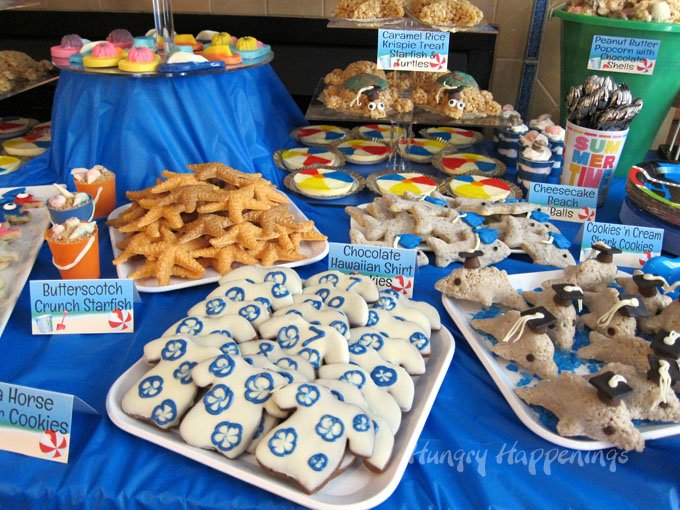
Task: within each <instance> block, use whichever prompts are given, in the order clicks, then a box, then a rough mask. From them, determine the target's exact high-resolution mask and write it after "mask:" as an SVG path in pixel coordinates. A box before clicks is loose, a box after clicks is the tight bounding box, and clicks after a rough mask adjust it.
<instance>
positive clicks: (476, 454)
mask: <svg viewBox="0 0 680 510" xmlns="http://www.w3.org/2000/svg"><path fill="white" fill-rule="evenodd" d="M251 75H252V76H251ZM224 76H225V82H227V81H228V79H230V80H246V81H247V82H248V83H246V84H245V87H244V88H243V89H240V90H247V91H248V92H247V93H245V92H234V93H233V94H232V95H229V94H230V90H229V89H227V88H225V89H224V90H222V89H220V90H221V91H222V93H223V94H224V96H225V97H228V98H229V99H228V100H227V101H228V102H229V105H230V106H229V107H233V108H234V111H231V112H230V111H229V109H228V107H227V106H225V105H221V106H219V107H215V108H211V107H210V105H206V104H204V100H200V101H199V99H200V98H202V97H204V96H205V94H206V93H207V92H206V91H205V90H197V89H196V88H194V87H192V86H189V85H188V84H184V85H180V84H179V83H178V84H173V85H172V87H169V85H168V84H167V82H163V83H158V84H155V85H153V87H156V86H159V87H162V88H167V87H169V88H172V89H175V90H174V92H173V93H177V94H189V97H188V99H187V96H186V95H183V97H184V98H185V99H187V102H185V103H182V104H183V105H185V106H183V107H182V108H185V109H177V110H175V111H173V110H172V108H173V107H171V106H170V103H169V102H166V103H164V102H163V101H157V102H156V103H153V104H152V105H149V104H148V103H147V105H148V106H149V109H147V110H146V111H138V108H141V104H142V103H140V102H138V101H142V98H143V97H146V98H147V100H148V99H150V98H151V97H158V96H157V95H155V94H156V92H154V93H153V94H152V92H151V91H146V90H141V89H140V88H138V87H140V85H141V84H142V82H141V81H139V82H135V83H130V84H123V83H120V82H114V81H113V80H111V81H110V82H106V83H100V84H99V85H98V86H97V87H94V88H96V89H97V90H96V91H95V90H92V89H88V88H85V89H83V90H82V91H81V92H82V94H81V95H76V94H75V93H74V92H73V90H72V89H73V88H77V86H78V82H80V81H81V80H89V79H94V78H91V77H86V76H81V75H78V76H76V75H72V74H71V73H68V72H66V73H64V74H63V75H62V79H61V81H60V84H59V89H58V93H57V98H56V99H57V100H56V102H55V111H54V118H53V123H54V124H53V125H54V126H55V128H56V132H55V133H56V134H55V135H54V138H55V142H54V145H53V147H52V149H51V150H50V151H48V152H47V153H46V154H44V155H43V156H41V157H39V158H36V159H35V160H33V162H31V163H30V164H29V165H27V166H26V167H25V168H24V169H23V170H22V171H19V172H16V173H15V174H13V175H11V176H8V177H11V179H9V180H7V181H3V182H2V186H13V185H20V184H46V183H51V182H54V181H55V180H61V181H62V182H63V181H67V179H66V175H67V169H70V168H72V167H75V166H90V165H92V164H95V163H100V164H104V165H105V166H107V167H109V168H112V169H115V170H117V171H118V172H119V173H118V177H119V187H118V189H119V202H121V203H122V202H123V201H124V197H122V196H121V195H122V194H121V193H120V190H124V189H138V188H140V187H142V186H146V185H148V184H150V183H151V182H153V181H154V179H155V178H156V176H157V175H159V173H160V171H161V170H162V169H163V168H171V169H173V170H179V169H181V168H182V167H183V165H184V163H187V162H196V161H203V160H206V159H207V160H219V161H224V162H227V163H229V164H231V165H232V166H234V167H236V168H239V169H242V170H250V171H253V170H256V171H262V172H263V174H264V175H265V177H267V178H269V179H271V180H274V181H275V182H278V181H279V180H280V177H281V175H282V172H281V171H279V170H277V169H276V168H275V167H274V165H273V163H272V161H271V153H272V152H273V151H274V150H276V149H278V148H280V147H282V146H284V145H285V144H287V143H289V140H288V138H287V133H288V131H289V129H290V128H291V127H293V126H295V125H300V124H302V123H303V122H304V120H303V119H302V117H301V115H300V114H299V112H297V111H296V110H295V108H294V105H292V104H291V103H292V101H291V100H290V98H289V96H287V93H285V90H281V89H280V82H278V80H277V79H276V77H275V75H273V71H271V69H270V68H269V67H268V66H264V67H261V68H256V69H252V70H250V71H247V72H241V73H235V74H234V75H233V77H232V76H231V75H224ZM227 78H228V79H227ZM219 81H220V80H217V79H215V83H214V84H213V85H214V86H215V87H218V86H220V84H219V83H218V82H219ZM262 81H266V82H267V86H266V87H265V86H256V83H260V82H262ZM144 83H145V84H146V83H150V80H144ZM185 85H186V86H185ZM222 85H224V84H222ZM153 87H152V88H153ZM118 88H121V89H122V88H125V89H126V90H125V91H124V92H125V94H127V97H128V99H129V101H130V103H129V104H128V105H127V106H126V108H125V111H126V112H127V113H120V112H121V110H119V109H118V108H119V105H117V104H113V101H111V104H108V100H109V99H110V98H111V97H112V95H113V94H114V92H115V89H118ZM69 90H70V92H68V93H67V91H69ZM234 90H237V89H234ZM118 92H122V91H118ZM217 92H218V91H217V89H216V90H212V93H217ZM164 93H168V94H170V91H169V90H165V91H164ZM95 94H100V96H99V98H98V99H97V101H99V102H101V103H102V104H105V105H107V106H106V107H105V108H102V111H99V112H96V113H95V112H92V111H87V109H88V107H87V106H86V105H87V103H88V101H91V100H93V98H94V95H95ZM107 98H109V99H107ZM277 98H279V99H277ZM193 99H195V102H194V101H193ZM81 101H82V102H83V104H80V102H81ZM67 103H68V108H67ZM274 104H275V105H276V108H273V110H275V109H278V110H280V111H283V113H282V114H281V115H280V116H278V117H277V116H264V115H259V114H256V113H257V112H260V113H261V112H263V111H265V110H266V109H267V108H270V107H272V105H274ZM198 109H200V112H202V113H203V116H202V114H201V113H200V112H199V111H198ZM66 110H71V111H74V112H78V113H77V116H75V117H72V118H66V114H65V112H66ZM211 110H212V111H211ZM273 110H272V111H273ZM162 112H163V113H164V114H167V115H168V118H169V119H170V118H172V119H175V120H174V121H173V122H170V121H163V122H160V121H159V120H158V118H159V117H158V116H159V115H161V113H162ZM254 112H255V113H254ZM205 115H209V117H206V116H205ZM146 117H148V118H146ZM186 119H189V120H186ZM208 119H211V120H210V122H212V123H218V122H223V123H224V124H223V125H224V128H223V129H224V131H223V132H220V133H216V132H214V131H213V133H212V135H211V136H210V137H203V136H196V135H197V133H198V129H199V126H202V125H204V124H203V123H206V122H208ZM142 126H144V127H142ZM114 133H115V134H114ZM258 134H261V135H262V136H256V135H258ZM116 137H120V138H116ZM120 140H122V141H123V142H124V143H122V144H120V143H119V141H120ZM224 140H231V141H234V140H238V141H235V143H234V144H232V145H230V144H226V145H225V142H224ZM92 158H95V159H92ZM100 158H101V159H100ZM67 182H68V181H67ZM121 182H122V183H123V184H122V185H121V184H120V183H121ZM623 187H624V182H623V181H622V180H620V179H617V180H615V182H614V184H613V185H612V188H611V190H610V193H609V199H608V201H607V204H606V205H605V207H604V208H603V209H602V210H601V211H600V212H599V213H598V220H599V221H608V222H618V212H619V208H620V204H621V201H622V200H623V196H624V189H623ZM293 199H294V200H295V202H296V203H297V204H298V205H299V207H300V208H301V209H302V210H303V212H304V213H305V214H307V215H308V216H309V217H310V218H311V219H313V220H314V221H315V222H316V224H317V227H318V228H319V230H320V231H322V232H324V233H326V234H327V235H328V236H329V238H330V240H331V241H339V242H347V241H348V229H349V217H348V216H347V215H346V214H345V213H344V211H343V210H342V208H340V207H333V206H328V207H318V206H312V205H310V204H309V203H307V202H306V201H305V200H304V199H300V198H299V197H293ZM560 227H563V228H562V230H563V233H564V234H565V235H566V236H567V237H571V238H573V237H574V236H575V235H576V233H577V231H578V225H576V224H566V223H564V224H561V225H560ZM99 244H100V246H99V248H100V254H101V255H100V257H101V269H102V277H104V278H114V277H115V276H116V274H115V269H114V267H113V265H112V264H111V259H112V249H111V244H110V240H109V234H108V230H107V229H106V228H103V225H102V224H101V223H100V238H99ZM576 245H577V244H576ZM325 264H326V261H325V260H324V261H321V262H317V263H315V264H313V265H310V266H306V267H304V268H302V269H301V270H300V273H301V275H302V276H303V277H306V276H308V275H311V274H313V273H315V272H319V271H322V270H324V269H325V268H326V266H325ZM453 267H457V266H451V267H449V268H436V267H434V266H432V265H430V266H427V267H425V268H421V269H420V270H419V271H418V273H417V274H416V287H415V296H414V297H415V299H419V300H424V301H428V302H430V303H432V304H433V305H435V306H437V309H438V310H439V313H440V314H441V317H442V320H443V324H444V325H445V326H446V327H447V328H448V329H449V330H451V331H452V332H453V333H454V335H455V340H456V343H457V349H456V352H455V356H454V358H453V362H452V364H451V366H450V369H449V371H448V374H447V376H446V378H445V380H444V382H443V385H442V387H441V389H440V391H439V394H438V396H437V399H436V401H435V404H434V407H433V408H432V411H431V414H430V417H429V419H428V420H427V423H426V425H425V428H424V430H423V432H422V435H421V436H420V439H419V441H418V443H417V447H416V450H415V453H414V456H413V459H412V463H411V464H410V465H409V466H408V468H407V470H406V473H405V475H404V477H403V479H402V481H401V483H400V484H399V486H398V487H397V489H396V491H395V492H394V494H393V495H392V496H391V497H390V498H389V499H388V500H387V501H386V503H384V504H383V506H384V507H385V508H395V507H398V508H461V507H463V508H465V507H494V508H566V507H570V508H573V507H576V508H597V507H603V508H655V509H664V508H669V509H671V508H678V506H679V505H680V495H679V493H678V486H679V478H678V473H680V438H678V437H675V438H667V439H660V440H653V441H649V442H648V443H647V446H646V450H645V451H644V452H643V453H636V452H630V453H625V452H622V451H619V450H616V449H607V450H604V451H601V452H597V453H596V452H585V451H581V452H579V451H575V450H568V449H565V448H560V447H557V446H555V445H553V444H551V443H548V442H546V441H545V440H543V439H541V438H539V437H538V436H536V435H534V434H533V433H532V432H531V431H529V430H528V429H527V428H526V427H525V426H524V425H523V424H522V423H521V422H520V421H519V419H518V418H517V417H516V416H515V415H514V413H513V412H512V410H511V409H510V406H509V405H508V404H507V403H506V401H505V400H504V399H503V397H502V396H501V394H500V392H499V391H498V389H497V388H496V386H495V384H494V383H493V381H492V379H491V377H490V376H489V375H488V374H487V372H486V371H485V369H484V368H483V367H482V365H481V363H480V362H479V360H478V359H477V357H476V356H475V354H474V353H473V351H472V349H471V348H470V347H469V346H468V344H467V343H466V341H465V339H463V338H462V336H461V335H460V333H459V332H458V330H457V329H456V327H455V326H454V325H453V322H452V320H451V319H450V318H449V317H448V315H447V314H446V312H445V311H444V309H443V307H442V306H441V296H440V294H439V293H438V292H437V291H435V290H434V282H435V281H437V280H438V279H440V278H442V277H444V276H446V275H447V274H448V273H449V272H450V270H451V269H452V268H453ZM499 267H500V268H501V269H505V270H507V271H508V272H510V273H523V272H531V271H538V270H542V269H545V268H543V267H541V266H536V265H533V264H532V263H531V262H530V261H529V259H520V260H518V259H507V260H505V261H504V262H502V263H501V264H499ZM30 278H31V279H52V278H54V279H56V278H58V272H57V270H56V269H55V268H54V267H53V266H52V264H51V257H50V253H49V250H48V247H47V246H46V245H44V246H43V247H42V249H41V251H40V253H39V255H38V259H37V261H36V264H35V266H34V268H33V270H32V272H31V276H30ZM213 287H214V284H213V285H208V286H203V287H195V288H187V289H181V290H177V291H173V292H169V293H161V294H143V295H142V302H141V303H137V304H136V305H135V332H134V333H133V334H109V335H89V336H86V335H68V336H52V337H50V336H32V335H31V331H30V327H31V319H30V310H29V293H28V286H26V287H25V288H24V289H23V291H22V293H21V296H20V299H19V302H18V303H17V306H16V308H15V309H14V312H13V314H12V316H11V318H10V321H9V323H8V326H7V328H6V329H5V332H4V334H3V335H2V338H1V339H0V342H1V343H0V345H1V347H2V351H3V353H4V354H3V362H2V363H1V364H0V381H4V382H10V383H15V384H20V385H26V386H32V387H38V388H42V389H48V390H52V391H59V392H64V393H70V394H74V395H76V396H77V397H79V398H81V399H83V400H84V401H86V402H87V403H88V404H90V405H91V406H93V407H94V408H95V409H97V411H99V413H101V414H100V415H86V414H76V415H75V416H74V426H73V432H72V436H71V439H72V446H71V453H70V461H69V463H68V464H66V465H64V464H59V463H53V462H47V461H44V460H39V459H35V458H30V457H24V456H21V455H17V454H14V453H7V452H0V508H17V509H18V508H35V509H38V508H60V509H61V508H105V509H108V508H124V509H126V510H132V509H152V508H154V509H155V508H201V509H213V508H214V509H223V508H232V507H237V508H239V509H242V510H245V509H248V508H261V507H266V508H289V507H292V506H293V505H292V504H291V503H289V502H287V501H286V500H283V499H281V498H279V497H278V496H276V495H274V494H270V493H268V492H265V491H263V490H261V489H258V488H257V487H254V486H251V485H248V484H246V483H243V482H241V481H238V480H236V479H233V478H230V477H228V476H226V475H223V474H221V473H219V472H217V471H214V470H212V469H210V468H208V467H206V466H204V465H201V464H199V463H197V462H193V461H191V460H188V459H185V458H184V457H181V456H179V455H177V454H175V453H173V452H170V451H167V450H165V449H162V448H160V447H158V446H155V445H153V444H151V443H147V442H145V441H144V440H142V439H139V438H137V437H133V436H131V435H129V434H127V433H126V432H123V431H122V430H120V429H118V428H117V427H116V426H115V425H114V424H113V423H112V422H111V421H110V420H109V418H108V417H107V416H106V410H105V399H106V395H107V392H108V391H109V388H110V387H111V385H112V384H113V382H114V381H115V380H116V379H117V378H118V377H119V375H120V374H121V373H123V372H124V371H125V370H127V369H128V368H129V367H130V366H131V365H132V364H133V363H134V362H135V361H137V360H138V359H139V358H140V357H141V355H142V350H143V346H144V344H145V343H146V342H148V341H149V340H151V339H153V338H156V337H157V336H159V335H160V334H161V333H162V332H163V331H165V329H166V328H167V327H168V326H170V325H171V324H173V323H174V322H176V321H177V320H178V319H180V318H181V317H183V316H184V315H185V313H186V311H187V309H188V308H189V307H190V306H191V305H193V304H194V303H195V302H197V301H199V300H201V299H203V298H204V296H205V295H206V294H207V293H208V292H209V291H210V290H211V289H212V288H213Z"/></svg>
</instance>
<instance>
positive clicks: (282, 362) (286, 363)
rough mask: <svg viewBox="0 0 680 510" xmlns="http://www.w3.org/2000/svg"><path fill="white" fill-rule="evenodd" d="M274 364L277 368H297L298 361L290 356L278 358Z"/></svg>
mask: <svg viewBox="0 0 680 510" xmlns="http://www.w3.org/2000/svg"><path fill="white" fill-rule="evenodd" d="M274 365H276V366H277V367H279V368H282V369H284V370H297V369H298V363H297V361H295V360H294V359H292V358H287V357H283V358H279V359H278V360H276V361H275V362H274Z"/></svg>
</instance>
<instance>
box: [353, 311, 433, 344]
mask: <svg viewBox="0 0 680 510" xmlns="http://www.w3.org/2000/svg"><path fill="white" fill-rule="evenodd" d="M366 326H369V327H372V328H374V329H376V330H377V331H379V332H381V333H382V334H383V335H385V336H388V337H391V338H405V339H407V340H408V341H409V342H411V344H413V345H415V346H416V348H417V349H418V350H419V351H420V353H421V354H422V355H423V356H429V355H430V347H431V346H430V334H429V331H428V330H427V329H423V328H421V327H420V326H418V324H416V323H415V322H410V321H405V320H401V319H397V318H396V317H395V316H394V315H393V314H392V312H390V311H388V310H382V309H380V308H375V309H372V310H369V311H368V322H367V323H366ZM350 336H351V331H350Z"/></svg>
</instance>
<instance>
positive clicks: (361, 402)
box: [314, 378, 394, 473]
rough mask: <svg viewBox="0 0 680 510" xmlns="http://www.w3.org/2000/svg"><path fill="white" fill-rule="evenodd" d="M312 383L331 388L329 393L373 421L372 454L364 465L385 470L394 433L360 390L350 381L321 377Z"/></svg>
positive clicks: (392, 445) (392, 444) (392, 446)
mask: <svg viewBox="0 0 680 510" xmlns="http://www.w3.org/2000/svg"><path fill="white" fill-rule="evenodd" d="M314 383H315V384H319V385H321V386H324V387H325V388H328V389H329V390H331V393H332V394H333V395H334V396H335V397H336V398H337V399H338V400H340V401H341V402H344V403H346V404H352V405H355V406H357V407H359V408H360V409H361V410H363V411H364V412H365V413H366V415H367V416H368V418H369V419H370V420H371V421H372V422H373V428H374V429H375V444H374V446H373V454H372V455H371V456H370V457H368V458H366V459H364V465H365V466H366V467H367V468H368V469H370V470H371V471H373V472H374V473H382V472H383V471H385V469H386V468H387V465H388V464H389V462H390V459H391V458H392V451H393V449H394V434H393V433H392V430H391V429H390V428H389V426H388V424H387V422H386V421H385V419H384V418H382V417H380V416H378V415H374V414H373V413H372V412H371V410H370V406H369V405H368V403H367V402H366V399H365V398H364V395H363V394H362V393H361V390H359V389H358V388H357V387H356V386H354V385H353V384H352V383H349V382H346V381H338V380H336V379H321V378H320V379H317V380H316V381H314Z"/></svg>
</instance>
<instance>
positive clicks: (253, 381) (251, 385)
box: [244, 374, 274, 404]
mask: <svg viewBox="0 0 680 510" xmlns="http://www.w3.org/2000/svg"><path fill="white" fill-rule="evenodd" d="M273 389H274V379H272V376H271V375H270V374H257V375H251V376H250V377H248V379H247V380H246V392H245V394H244V396H245V397H246V400H247V401H249V402H252V403H254V404H262V403H263V402H266V401H267V400H268V399H269V397H270V396H271V394H272V390H273Z"/></svg>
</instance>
